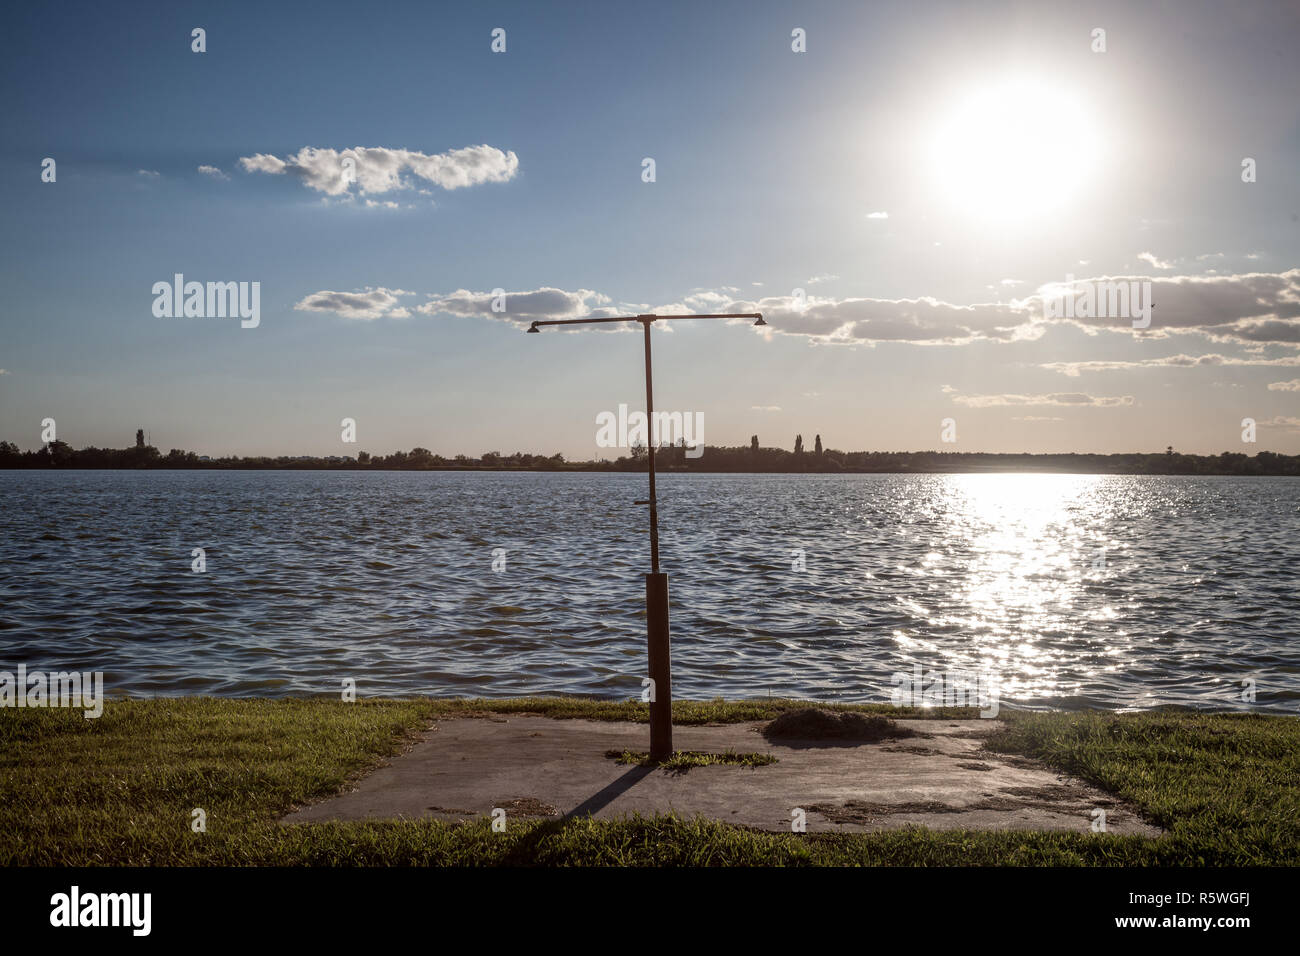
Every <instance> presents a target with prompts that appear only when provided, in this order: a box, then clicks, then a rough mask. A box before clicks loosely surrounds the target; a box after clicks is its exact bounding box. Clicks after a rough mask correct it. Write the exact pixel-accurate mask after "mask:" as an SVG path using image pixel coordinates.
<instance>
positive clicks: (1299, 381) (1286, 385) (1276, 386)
mask: <svg viewBox="0 0 1300 956" xmlns="http://www.w3.org/2000/svg"><path fill="white" fill-rule="evenodd" d="M3 371H4V370H3V369H0V372H3ZM1268 390H1269V391H1270V392H1300V378H1293V379H1291V381H1289V382H1269V383H1268Z"/></svg>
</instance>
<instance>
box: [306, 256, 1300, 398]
mask: <svg viewBox="0 0 1300 956" xmlns="http://www.w3.org/2000/svg"><path fill="white" fill-rule="evenodd" d="M1094 281H1100V282H1111V281H1123V282H1144V281H1149V282H1151V284H1152V293H1153V300H1154V302H1155V305H1156V308H1155V312H1154V318H1153V320H1152V324H1151V328H1149V329H1146V330H1135V329H1133V327H1132V320H1131V319H1128V318H1121V317H1099V318H1075V319H1066V318H1060V319H1047V318H1045V317H1044V309H1043V296H1044V294H1045V290H1047V289H1049V288H1057V287H1056V286H1053V287H1047V286H1045V287H1043V288H1041V289H1039V290H1038V292H1037V293H1035V294H1033V295H1030V296H1027V297H1025V298H1023V299H1012V300H1011V301H1009V302H993V303H975V304H972V305H958V304H954V303H951V302H943V301H941V300H939V299H935V298H933V297H929V296H923V297H920V298H915V299H871V298H833V297H819V296H809V297H807V298H806V299H804V300H796V299H795V298H794V297H792V296H765V297H762V298H758V299H752V300H751V299H745V298H738V297H737V296H736V295H735V294H734V293H733V292H732V291H717V290H704V291H697V292H692V293H691V294H689V295H686V296H683V297H682V298H681V299H679V300H678V301H676V302H670V303H664V304H660V305H658V306H657V307H654V308H649V307H646V308H642V309H639V310H638V311H644V312H654V313H657V314H659V315H665V316H667V315H685V314H689V313H693V312H741V313H752V312H761V313H763V317H764V318H765V319H766V321H767V323H768V325H767V327H766V328H765V329H762V330H760V331H761V333H762V334H763V335H765V336H768V337H770V336H773V335H795V336H803V337H806V338H808V339H809V340H811V341H812V342H814V343H816V344H826V345H865V346H872V345H875V344H877V343H882V342H899V343H910V344H913V345H965V344H968V343H972V342H979V341H983V342H1019V341H1032V340H1036V339H1038V338H1041V337H1042V336H1043V334H1044V333H1045V332H1046V331H1047V329H1048V328H1050V327H1051V326H1052V325H1053V324H1071V325H1074V326H1076V327H1078V328H1081V329H1083V330H1084V331H1086V332H1088V333H1089V334H1090V335H1096V334H1100V333H1101V332H1115V333H1121V334H1124V335H1128V336H1134V337H1143V338H1165V337H1168V336H1171V335H1184V334H1195V335H1199V336H1202V337H1203V338H1205V339H1208V340H1210V341H1213V342H1226V343H1233V344H1236V345H1239V346H1242V347H1245V348H1246V349H1247V351H1249V350H1250V349H1252V348H1255V349H1259V348H1263V347H1266V346H1285V347H1291V348H1296V349H1300V269H1293V270H1291V271H1290V272H1284V273H1279V274H1271V273H1249V274H1245V275H1224V276H1166V277H1155V278H1147V277H1142V276H1115V277H1111V276H1106V277H1101V278H1099V279H1081V280H1076V285H1077V284H1078V283H1082V282H1094ZM344 294H345V293H329V295H344ZM346 294H349V295H356V294H357V293H346ZM317 295H325V293H317ZM492 304H493V296H492V294H491V293H490V292H471V291H469V290H467V289H457V290H456V291H454V292H451V293H449V294H434V295H430V296H429V301H428V302H426V303H424V304H423V305H421V306H419V308H418V311H420V312H423V313H425V314H427V315H434V314H438V313H445V314H449V315H457V316H482V317H484V318H496V319H504V320H506V321H513V322H516V323H521V324H525V325H526V324H527V323H529V322H531V321H533V320H534V319H569V318H587V317H592V318H595V317H613V316H620V315H627V314H628V312H627V310H626V309H624V308H622V307H621V306H617V304H616V302H615V300H614V299H612V298H611V297H610V296H608V295H603V294H601V293H599V292H596V291H593V290H591V289H577V290H573V291H568V290H564V289H559V288H554V287H551V286H544V287H541V288H537V289H532V290H526V291H516V292H508V293H506V309H505V311H504V312H494V311H493V310H492ZM330 311H333V310H330ZM341 314H342V313H341ZM733 321H735V322H736V323H738V324H740V323H743V324H750V320H749V319H737V320H733ZM621 329H623V326H619V325H613V324H611V325H608V326H596V327H595V328H594V329H589V330H600V331H619V330H621ZM1196 364H1201V365H1213V364H1222V365H1277V366H1289V365H1297V364H1300V362H1298V361H1297V359H1296V358H1295V357H1291V356H1287V357H1283V358H1276V359H1266V358H1263V357H1250V358H1241V359H1239V358H1233V357H1225V356H1190V355H1176V356H1170V357H1168V358H1163V359H1144V360H1126V361H1102V362H1055V363H1049V364H1047V365H1045V366H1043V367H1044V368H1048V369H1050V370H1052V371H1057V372H1061V373H1063V374H1065V375H1070V376H1074V375H1078V374H1079V373H1080V372H1082V371H1104V370H1108V369H1123V368H1132V367H1155V366H1160V365H1174V366H1178V365H1196Z"/></svg>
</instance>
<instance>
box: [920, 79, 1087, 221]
mask: <svg viewBox="0 0 1300 956" xmlns="http://www.w3.org/2000/svg"><path fill="white" fill-rule="evenodd" d="M1098 137H1099V133H1098V130H1097V126H1096V124H1095V123H1094V122H1092V121H1091V118H1090V117H1089V115H1088V111H1087V110H1086V108H1085V106H1084V103H1083V101H1082V99H1081V98H1080V97H1078V96H1077V95H1074V94H1072V93H1070V92H1068V91H1066V90H1063V89H1060V88H1058V87H1056V86H1054V85H1052V84H1051V83H1050V82H1046V81H1043V80H1041V79H1037V78H1036V79H1029V78H1016V79H1008V80H1004V81H1002V82H1000V83H997V84H995V85H992V86H987V87H982V88H980V89H976V90H970V91H966V92H965V93H963V94H961V95H959V96H958V97H957V99H956V101H955V102H954V104H953V105H952V106H951V107H949V109H948V110H947V111H946V112H943V113H941V114H940V115H939V118H938V122H937V124H936V126H935V127H934V131H933V134H932V139H931V142H930V144H929V151H930V163H931V172H932V174H933V176H934V179H935V184H934V185H935V190H936V193H937V194H938V195H939V196H940V197H942V198H943V199H944V201H945V203H946V204H948V205H950V206H951V207H952V208H954V209H956V210H958V211H960V212H963V213H965V214H967V215H970V216H973V217H975V218H976V219H978V220H980V221H982V222H984V223H986V224H1000V225H1007V224H1014V223H1019V222H1024V221H1025V220H1028V219H1031V218H1033V217H1036V216H1041V215H1043V214H1045V213H1050V212H1052V211H1054V210H1057V209H1060V208H1061V207H1062V206H1063V205H1065V204H1066V203H1067V202H1069V201H1070V200H1071V199H1072V198H1074V197H1075V196H1076V195H1077V193H1078V192H1079V190H1080V188H1081V187H1082V186H1083V185H1084V183H1085V182H1086V180H1087V179H1088V177H1089V176H1090V174H1091V173H1092V172H1093V170H1094V168H1095V166H1096V163H1097V157H1098V154H1099V149H1098V142H1099V140H1098Z"/></svg>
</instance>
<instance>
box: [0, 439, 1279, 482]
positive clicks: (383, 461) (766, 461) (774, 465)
mask: <svg viewBox="0 0 1300 956" xmlns="http://www.w3.org/2000/svg"><path fill="white" fill-rule="evenodd" d="M818 445H819V446H820V441H819V442H818ZM795 447H796V450H795V451H786V450H785V449H784V448H762V447H759V446H758V441H757V437H755V438H754V439H753V440H752V441H751V443H750V445H748V446H741V447H737V448H728V447H719V446H714V445H707V446H705V449H704V453H703V454H702V455H700V456H699V457H694V458H692V457H689V456H688V454H687V450H686V449H685V448H684V447H682V446H681V445H677V446H672V447H663V448H660V449H657V450H656V452H655V467H656V470H658V471H671V472H766V473H803V472H809V473H821V474H826V473H830V474H837V473H869V472H913V473H928V472H981V471H989V472H993V471H1043V472H1076V473H1082V474H1101V475H1300V455H1278V454H1275V453H1273V452H1269V451H1261V452H1259V453H1258V454H1255V455H1245V454H1242V453H1240V452H1227V451H1225V452H1223V453H1222V454H1219V455H1183V454H1179V453H1178V452H1175V451H1174V450H1173V449H1172V448H1167V449H1166V450H1165V451H1164V452H1160V453H1155V454H1140V453H1128V454H1121V455H1091V454H1063V455H1062V454H1056V455H1030V454H990V453H986V452H952V451H901V452H888V451H849V452H845V451H836V450H835V449H830V448H828V449H824V450H822V449H820V448H819V449H818V450H816V451H811V452H809V451H804V450H803V442H802V440H799V441H798V442H797V443H796V446H795ZM647 457H648V456H647V454H646V449H645V448H634V449H632V452H631V454H630V455H627V456H624V457H620V458H618V459H616V460H613V461H607V460H606V461H565V460H564V456H563V455H558V454H557V455H551V456H549V457H547V456H545V455H530V454H527V453H525V452H515V453H514V454H513V455H502V454H501V453H500V452H495V451H490V452H485V453H484V454H483V455H481V456H479V457H478V458H470V457H469V456H467V455H456V456H455V457H453V458H444V457H443V456H441V455H435V454H434V453H433V452H431V451H429V449H427V448H412V449H411V450H410V451H396V452H393V453H392V454H391V455H371V454H369V453H368V452H364V451H363V452H359V453H358V454H357V455H356V457H355V458H354V457H351V456H344V455H330V456H327V457H324V458H313V457H307V456H299V457H288V456H281V457H278V458H267V457H250V458H240V457H238V456H231V457H228V458H209V457H207V456H203V457H200V456H199V455H196V454H195V453H194V452H192V451H182V450H181V449H179V448H173V449H172V450H171V451H169V452H168V453H167V454H165V455H164V454H162V453H161V452H159V451H158V449H157V448H154V447H153V446H152V445H145V444H143V443H137V444H136V446H135V447H133V448H93V447H92V448H82V449H80V450H77V449H74V448H72V447H71V446H69V445H68V444H67V443H66V442H62V441H52V442H50V443H49V444H48V445H45V446H44V447H42V448H40V449H39V450H37V451H20V450H19V449H18V446H16V445H14V444H13V443H11V442H7V441H5V442H0V468H192V469H205V468H210V469H276V470H295V469H297V470H327V471H611V472H620V471H627V472H636V471H645V470H646V459H647Z"/></svg>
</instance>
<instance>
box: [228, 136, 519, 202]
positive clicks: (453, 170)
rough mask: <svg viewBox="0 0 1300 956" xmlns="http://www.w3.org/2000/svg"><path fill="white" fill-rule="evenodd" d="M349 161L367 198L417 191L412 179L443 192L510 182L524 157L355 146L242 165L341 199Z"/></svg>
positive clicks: (247, 160)
mask: <svg viewBox="0 0 1300 956" xmlns="http://www.w3.org/2000/svg"><path fill="white" fill-rule="evenodd" d="M345 160H351V161H352V162H351V164H350V165H351V166H352V167H353V169H352V172H353V173H354V174H355V180H356V184H357V188H358V189H359V191H360V192H361V194H362V195H368V194H371V193H374V194H380V193H386V192H390V191H394V190H404V189H416V188H418V186H417V184H416V183H415V182H414V181H412V179H411V178H410V177H411V176H414V177H415V178H416V179H419V180H423V181H425V182H428V183H431V184H433V185H434V186H438V187H441V188H442V189H461V188H464V187H466V186H477V185H479V184H481V183H503V182H507V181H508V180H510V179H513V178H514V176H515V174H516V173H517V172H518V170H519V158H518V157H517V156H516V155H515V154H514V153H513V152H503V151H502V150H499V149H497V148H496V147H495V146H487V145H482V146H467V147H465V148H463V149H452V150H448V151H447V152H445V153H435V154H433V155H426V154H425V153H420V152H415V151H413V150H407V149H388V148H385V147H382V146H375V147H366V146H354V147H351V148H350V149H344V150H342V151H339V150H334V149H317V148H315V147H312V146H304V147H303V148H302V149H300V150H299V151H298V152H297V154H296V155H291V156H289V157H288V159H280V158H279V157H278V156H271V155H269V154H267V153H257V154H255V155H253V156H243V157H240V160H239V163H240V165H241V166H242V167H243V168H244V171H245V172H249V173H268V174H270V175H273V176H276V175H281V174H284V173H288V174H291V175H294V176H297V177H298V178H299V179H301V180H302V182H303V185H305V186H306V187H307V188H309V189H314V190H316V191H317V192H322V193H325V194H326V195H329V196H339V195H343V194H345V193H347V192H348V191H349V189H350V187H351V185H352V184H351V182H350V178H349V177H348V176H347V175H345V170H344V161H345ZM408 174H409V175H408Z"/></svg>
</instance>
